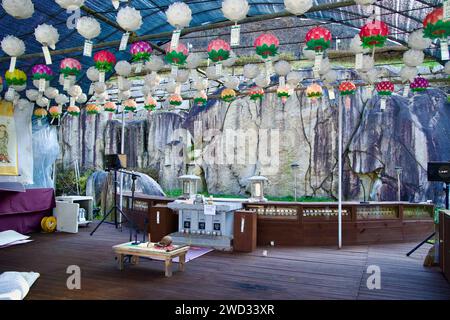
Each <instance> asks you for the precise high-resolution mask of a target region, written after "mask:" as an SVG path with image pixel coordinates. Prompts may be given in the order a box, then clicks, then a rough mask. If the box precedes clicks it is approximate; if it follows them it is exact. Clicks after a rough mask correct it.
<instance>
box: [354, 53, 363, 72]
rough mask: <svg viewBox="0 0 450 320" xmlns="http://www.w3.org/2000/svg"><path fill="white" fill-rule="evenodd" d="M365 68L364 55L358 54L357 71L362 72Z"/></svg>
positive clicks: (356, 60) (356, 58) (356, 59)
mask: <svg viewBox="0 0 450 320" xmlns="http://www.w3.org/2000/svg"><path fill="white" fill-rule="evenodd" d="M362 67H363V54H362V53H357V54H356V56H355V69H356V70H361V69H362Z"/></svg>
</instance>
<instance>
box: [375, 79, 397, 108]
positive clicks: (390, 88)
mask: <svg viewBox="0 0 450 320" xmlns="http://www.w3.org/2000/svg"><path fill="white" fill-rule="evenodd" d="M376 89H377V92H378V95H380V96H381V102H380V109H381V111H384V109H386V98H387V97H389V96H391V95H392V93H393V92H394V83H392V82H391V81H381V82H379V83H377V85H376Z"/></svg>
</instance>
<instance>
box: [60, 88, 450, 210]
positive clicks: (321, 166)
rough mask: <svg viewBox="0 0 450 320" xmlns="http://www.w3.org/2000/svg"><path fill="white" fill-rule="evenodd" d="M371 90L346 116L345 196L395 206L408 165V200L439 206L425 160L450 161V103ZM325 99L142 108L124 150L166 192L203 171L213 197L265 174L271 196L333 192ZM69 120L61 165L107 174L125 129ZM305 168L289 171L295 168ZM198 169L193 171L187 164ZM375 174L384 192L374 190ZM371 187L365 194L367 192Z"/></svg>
mask: <svg viewBox="0 0 450 320" xmlns="http://www.w3.org/2000/svg"><path fill="white" fill-rule="evenodd" d="M364 90H367V89H365V88H359V89H358V92H357V94H356V95H355V96H353V97H351V105H350V107H349V108H347V107H345V106H344V105H345V101H344V99H343V98H340V99H341V101H340V102H339V103H342V108H343V112H344V141H343V142H344V144H343V145H344V159H345V163H344V195H345V197H346V198H347V199H349V200H350V199H355V200H356V199H363V198H364V196H365V197H367V198H368V197H369V194H370V193H372V194H376V193H377V192H378V194H379V196H380V197H381V199H382V200H395V199H396V194H397V176H396V170H395V167H402V168H403V174H402V178H401V180H402V185H401V190H402V200H426V199H434V200H439V201H442V196H443V194H442V192H441V191H440V185H439V184H436V183H433V184H431V183H428V182H427V181H426V180H427V179H426V164H427V162H428V161H447V160H450V147H449V146H450V107H449V106H448V105H447V104H446V94H445V93H444V92H443V91H441V90H439V89H429V90H428V91H426V92H425V93H420V94H416V95H414V96H410V97H409V98H404V97H401V96H398V95H394V96H392V97H391V98H389V100H388V102H387V108H386V110H385V111H384V112H382V111H381V110H380V98H379V97H377V96H374V97H372V98H371V99H368V100H367V99H363V97H365V96H366V94H365V93H364V92H363V91H364ZM327 96H328V95H327V94H325V95H324V97H323V98H322V99H320V100H318V101H310V100H308V99H307V98H306V97H305V96H304V94H303V93H302V92H298V93H297V94H294V95H293V96H291V97H290V98H289V99H288V101H287V103H286V104H285V105H284V106H283V105H282V104H281V102H280V100H279V99H278V98H277V96H276V95H274V94H268V95H266V96H265V97H264V99H263V100H262V101H258V102H254V101H251V100H249V98H242V99H238V100H236V101H234V102H233V103H231V104H229V103H225V102H220V101H209V102H208V106H207V107H203V108H200V107H193V108H192V109H191V111H190V113H189V114H186V113H183V112H178V113H175V112H168V111H156V112H153V113H152V114H150V115H147V114H146V113H144V112H141V113H139V114H138V115H135V117H134V120H132V121H126V126H125V129H126V130H125V152H126V153H127V155H128V164H129V166H130V167H134V168H152V169H153V170H154V171H156V172H157V173H158V175H159V183H160V184H161V186H162V187H163V189H166V190H167V189H175V188H178V187H179V186H178V182H177V180H176V177H178V176H179V175H181V174H183V173H185V172H186V170H187V169H188V167H190V168H191V169H190V170H191V171H193V172H194V173H196V174H198V175H200V176H201V177H202V181H203V188H204V189H207V191H209V192H211V193H227V194H244V193H246V192H247V191H248V183H247V179H248V178H249V177H251V176H253V175H264V176H266V177H268V178H269V180H270V184H269V185H268V187H267V189H266V193H268V194H270V195H280V196H285V195H292V194H293V189H294V174H295V175H296V177H297V186H298V194H300V195H312V196H325V195H327V196H336V191H337V131H338V126H337V123H338V121H337V119H338V112H337V110H338V108H337V104H338V100H333V101H329V100H328V98H327ZM85 117H86V116H85V115H83V116H82V117H81V118H80V119H71V118H66V119H64V122H65V124H64V125H63V128H66V129H63V130H64V131H63V132H62V142H63V161H64V163H66V164H67V165H69V163H70V162H71V161H72V160H73V159H75V158H79V159H80V163H81V165H82V166H83V167H96V168H101V167H102V165H103V158H102V157H103V153H107V154H108V153H115V152H117V151H118V150H119V148H120V139H121V135H120V129H121V123H120V121H118V120H113V121H107V116H106V115H100V116H97V117H96V118H95V119H91V120H86V118H85ZM294 162H296V163H298V164H299V169H298V170H295V172H293V171H292V169H291V164H292V163H294ZM188 165H192V166H188ZM378 174H380V179H381V182H382V185H381V188H379V189H377V190H375V187H376V185H377V184H376V183H375V184H374V182H376V181H378V182H379V180H378V179H377V177H378ZM364 190H365V192H364Z"/></svg>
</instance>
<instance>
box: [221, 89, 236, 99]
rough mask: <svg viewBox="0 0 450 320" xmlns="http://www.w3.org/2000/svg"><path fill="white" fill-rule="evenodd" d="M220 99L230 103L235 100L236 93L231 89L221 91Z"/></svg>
mask: <svg viewBox="0 0 450 320" xmlns="http://www.w3.org/2000/svg"><path fill="white" fill-rule="evenodd" d="M220 97H221V98H222V100H223V101H225V102H232V101H233V100H234V99H236V91H234V90H233V89H229V88H226V89H223V91H222V93H221V94H220Z"/></svg>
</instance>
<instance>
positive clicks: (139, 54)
mask: <svg viewBox="0 0 450 320" xmlns="http://www.w3.org/2000/svg"><path fill="white" fill-rule="evenodd" d="M152 51H153V50H152V46H151V45H150V44H149V43H148V42H146V41H138V42H135V43H133V44H132V45H131V47H130V53H131V57H132V61H133V62H135V63H136V73H140V72H141V71H142V64H143V63H145V62H147V61H149V60H150V57H151V56H152Z"/></svg>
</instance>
